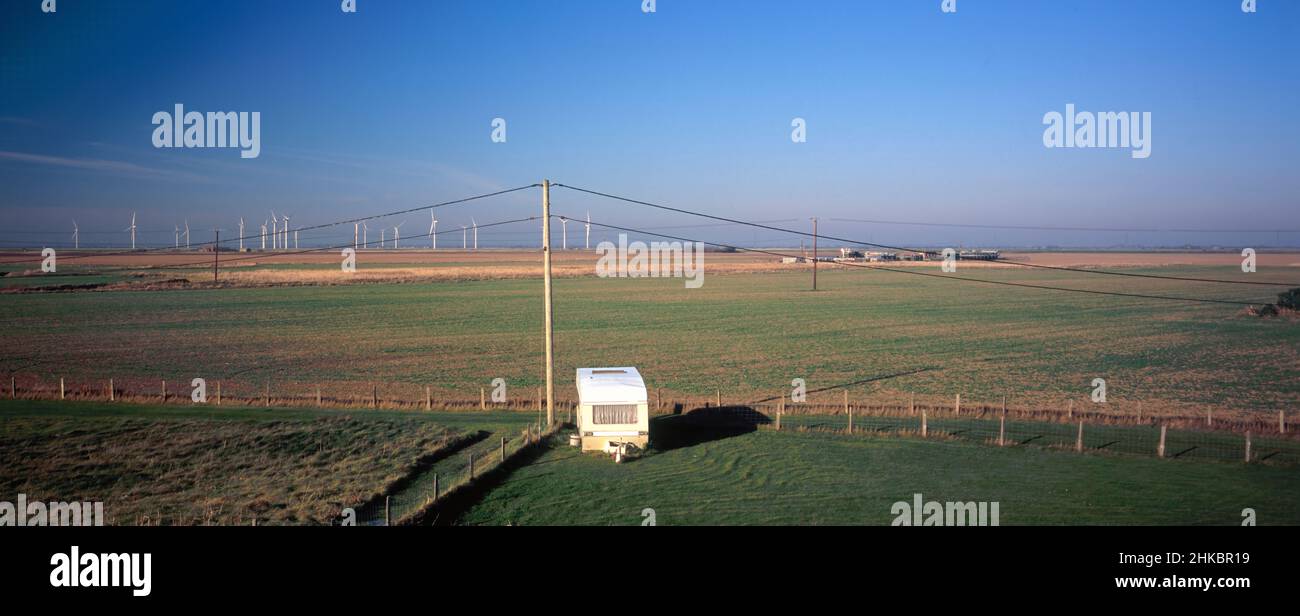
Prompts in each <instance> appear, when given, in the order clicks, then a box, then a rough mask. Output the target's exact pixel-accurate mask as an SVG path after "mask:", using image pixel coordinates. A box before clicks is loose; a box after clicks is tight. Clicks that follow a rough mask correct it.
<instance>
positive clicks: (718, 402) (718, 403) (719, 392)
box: [713, 387, 722, 407]
mask: <svg viewBox="0 0 1300 616" xmlns="http://www.w3.org/2000/svg"><path fill="white" fill-rule="evenodd" d="M716 391H717V397H715V398H714V402H715V404H714V405H713V406H718V407H721V406H722V388H721V387H719V388H718V389H717V390H716Z"/></svg>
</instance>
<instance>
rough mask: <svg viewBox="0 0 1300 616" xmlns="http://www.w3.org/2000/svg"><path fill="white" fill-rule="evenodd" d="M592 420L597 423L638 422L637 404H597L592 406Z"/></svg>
mask: <svg viewBox="0 0 1300 616" xmlns="http://www.w3.org/2000/svg"><path fill="white" fill-rule="evenodd" d="M591 421H592V423H597V424H634V423H636V405H635V404H597V405H593V406H592V407H591Z"/></svg>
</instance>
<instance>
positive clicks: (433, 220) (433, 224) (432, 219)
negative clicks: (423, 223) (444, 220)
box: [429, 210, 438, 250]
mask: <svg viewBox="0 0 1300 616" xmlns="http://www.w3.org/2000/svg"><path fill="white" fill-rule="evenodd" d="M429 241H430V242H432V243H431V244H430V245H429V247H430V248H432V249H434V250H437V249H438V218H437V217H436V216H434V215H433V210H429Z"/></svg>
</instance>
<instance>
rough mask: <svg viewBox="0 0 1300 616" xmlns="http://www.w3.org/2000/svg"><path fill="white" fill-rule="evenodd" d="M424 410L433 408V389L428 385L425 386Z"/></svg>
mask: <svg viewBox="0 0 1300 616" xmlns="http://www.w3.org/2000/svg"><path fill="white" fill-rule="evenodd" d="M424 410H426V411H432V410H433V390H432V389H431V388H430V387H429V386H428V385H425V386H424Z"/></svg>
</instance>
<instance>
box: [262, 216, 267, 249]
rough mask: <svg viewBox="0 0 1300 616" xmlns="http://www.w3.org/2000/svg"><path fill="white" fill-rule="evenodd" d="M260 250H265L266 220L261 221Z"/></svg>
mask: <svg viewBox="0 0 1300 616" xmlns="http://www.w3.org/2000/svg"><path fill="white" fill-rule="evenodd" d="M262 250H266V221H265V220H263V221H262Z"/></svg>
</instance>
